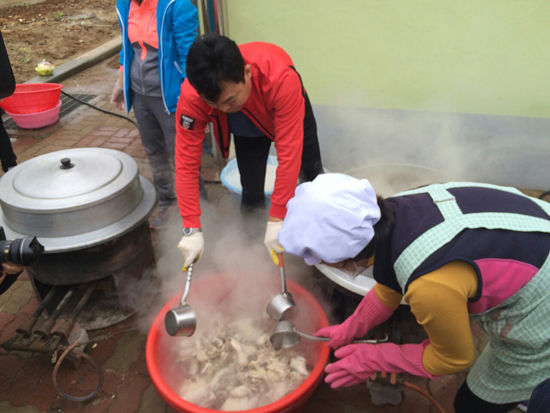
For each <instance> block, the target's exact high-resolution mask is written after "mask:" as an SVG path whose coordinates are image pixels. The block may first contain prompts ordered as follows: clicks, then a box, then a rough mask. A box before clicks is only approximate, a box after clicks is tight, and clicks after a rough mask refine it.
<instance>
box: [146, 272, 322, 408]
mask: <svg viewBox="0 0 550 413" xmlns="http://www.w3.org/2000/svg"><path fill="white" fill-rule="evenodd" d="M261 276H262V275H259V277H261ZM228 277H231V276H229V275H226V274H222V275H215V276H210V277H208V278H204V279H201V280H199V281H197V282H194V283H193V284H192V285H191V290H190V294H189V298H190V299H189V300H188V301H187V302H188V303H189V304H190V305H191V306H192V307H193V308H194V309H195V311H196V312H197V328H199V326H200V314H201V311H200V310H199V309H197V308H196V304H194V303H193V302H191V297H193V296H194V297H197V296H202V297H201V298H200V299H201V300H202V301H204V300H209V296H210V305H212V306H215V305H216V304H218V303H219V302H220V300H219V299H216V297H215V294H209V293H210V292H211V291H210V290H211V288H219V286H220V283H223V282H224V281H227V280H228ZM279 288H280V286H279ZM287 288H288V290H289V291H290V293H291V294H292V295H293V297H294V299H295V301H296V304H297V307H298V312H299V314H305V313H308V314H309V315H308V319H307V321H306V324H307V330H308V332H314V331H316V330H317V329H319V328H321V327H326V326H328V325H329V323H328V319H327V317H326V315H325V312H324V311H323V308H322V307H321V305H320V304H319V302H318V301H317V300H316V299H315V298H314V297H313V296H312V295H311V294H310V293H309V292H308V291H307V290H306V289H304V288H303V287H301V286H300V285H298V284H296V283H295V282H292V281H290V280H287ZM251 293H252V292H251ZM276 293H277V291H276V290H275V291H274V294H276ZM180 299H181V293H180V294H178V295H177V296H176V297H174V298H173V299H172V300H170V302H169V303H168V304H166V306H165V307H164V308H163V309H162V310H161V311H160V313H159V314H158V315H157V317H156V318H155V321H154V322H153V325H152V327H151V330H150V331H149V336H148V337H147V344H146V351H145V356H146V361H147V367H148V369H149V373H150V375H151V379H152V381H153V384H154V385H155V387H156V389H157V391H158V393H159V394H160V396H161V397H162V399H163V400H164V401H165V402H166V403H167V404H168V405H169V406H170V407H171V408H172V409H174V410H175V411H177V412H185V413H208V412H216V411H217V410H212V409H206V408H203V407H199V406H197V405H194V404H192V403H189V402H187V401H185V400H183V399H182V398H181V397H179V396H178V394H176V393H175V392H174V390H173V389H172V388H171V387H170V385H169V384H168V383H167V382H168V381H169V379H168V377H167V376H171V375H173V370H172V373H168V372H167V371H166V368H165V367H163V366H166V365H170V364H171V365H172V367H173V365H174V362H173V356H172V354H171V349H170V343H174V341H171V340H190V339H193V338H192V337H191V338H189V337H170V336H169V335H168V333H166V330H165V328H164V316H165V314H166V312H167V311H169V310H171V309H173V308H175V307H177V306H178V305H179V302H180ZM298 321H299V320H297V321H296V325H297V327H298V328H299V329H304V326H301V327H300V325H299V323H298ZM302 321H303V320H302ZM304 341H306V342H307V343H304ZM302 345H306V346H308V349H309V350H308V354H313V353H316V362H314V363H312V364H313V366H314V367H313V371H312V372H311V374H310V375H309V376H308V377H307V378H306V380H305V381H304V382H303V383H302V384H301V385H300V386H299V387H298V388H297V389H296V390H294V391H293V392H291V393H290V394H288V395H287V396H285V397H283V398H282V399H279V400H278V401H276V402H274V403H271V404H268V405H265V406H262V407H259V408H257V409H251V410H242V411H241V412H247V413H250V412H254V413H291V412H293V413H296V412H300V411H302V410H303V409H304V407H305V404H306V402H307V400H308V399H309V397H310V396H311V395H312V394H313V392H314V391H315V389H316V388H317V386H318V385H319V384H320V382H321V380H322V378H323V376H324V373H323V371H324V367H325V365H326V364H327V362H328V358H329V352H330V351H329V349H328V347H327V346H326V344H325V343H320V342H313V341H309V340H304V339H302V341H301V343H300V346H302ZM311 349H313V351H312V350H311ZM163 370H164V371H163ZM182 374H183V373H182Z"/></svg>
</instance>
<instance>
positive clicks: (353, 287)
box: [315, 262, 408, 305]
mask: <svg viewBox="0 0 550 413" xmlns="http://www.w3.org/2000/svg"><path fill="white" fill-rule="evenodd" d="M315 267H316V268H317V269H318V270H319V271H321V272H322V273H323V274H324V275H325V276H326V277H327V278H328V279H329V280H331V281H333V282H335V283H336V284H338V285H339V286H340V287H343V288H345V289H346V290H348V291H351V292H353V293H355V294H359V295H367V293H368V292H369V291H370V290H372V289H373V288H374V285H375V284H376V281H375V280H374V278H373V276H372V267H369V268H367V269H366V270H365V271H363V272H362V273H361V274H359V275H358V276H357V277H355V278H353V277H351V276H350V275H348V274H346V273H345V272H344V271H340V270H339V269H338V268H334V267H330V266H328V265H326V264H323V263H322V262H320V263H317V264H315ZM401 304H406V305H408V304H407V303H406V302H405V300H401Z"/></svg>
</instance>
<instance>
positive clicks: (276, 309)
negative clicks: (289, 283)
mask: <svg viewBox="0 0 550 413" xmlns="http://www.w3.org/2000/svg"><path fill="white" fill-rule="evenodd" d="M277 257H278V258H279V271H280V274H281V290H282V291H281V293H280V294H277V295H276V296H275V297H273V298H272V299H271V300H269V302H268V303H267V307H266V312H267V314H268V315H269V316H270V317H271V318H274V319H275V320H282V319H283V318H284V317H289V316H290V314H291V313H292V310H293V309H294V308H295V307H296V304H295V303H294V299H293V298H292V295H291V294H290V293H289V292H288V291H287V290H286V277H285V262H284V260H283V254H282V253H279V254H277Z"/></svg>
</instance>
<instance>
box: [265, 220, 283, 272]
mask: <svg viewBox="0 0 550 413" xmlns="http://www.w3.org/2000/svg"><path fill="white" fill-rule="evenodd" d="M282 227H283V221H279V222H271V221H268V222H267V229H266V231H265V238H264V244H265V246H266V248H267V252H269V254H270V255H271V258H272V259H273V262H275V258H276V257H277V255H276V254H279V253H281V252H283V251H284V248H283V246H282V245H281V244H280V243H279V239H278V238H277V235H278V234H279V231H280V230H281V228H282ZM275 264H278V260H277V262H275Z"/></svg>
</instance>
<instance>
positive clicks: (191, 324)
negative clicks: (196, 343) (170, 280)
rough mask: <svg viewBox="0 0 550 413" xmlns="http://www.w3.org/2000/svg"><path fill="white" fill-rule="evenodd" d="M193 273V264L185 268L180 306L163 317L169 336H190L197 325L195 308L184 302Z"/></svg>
mask: <svg viewBox="0 0 550 413" xmlns="http://www.w3.org/2000/svg"><path fill="white" fill-rule="evenodd" d="M192 274H193V264H191V265H190V266H189V268H188V269H187V281H186V283H185V290H184V291H183V295H182V297H181V302H180V306H179V307H177V308H174V309H173V310H170V311H168V312H167V313H166V316H165V317H164V326H165V328H166V332H167V333H168V334H170V335H171V336H187V337H189V336H192V335H193V333H194V332H195V328H196V326H197V315H196V314H195V310H193V308H192V307H191V306H190V305H189V304H185V300H187V296H188V295H189V290H190V288H191V275H192Z"/></svg>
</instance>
